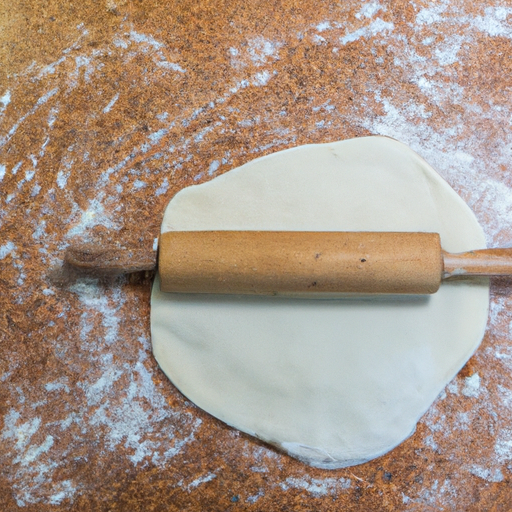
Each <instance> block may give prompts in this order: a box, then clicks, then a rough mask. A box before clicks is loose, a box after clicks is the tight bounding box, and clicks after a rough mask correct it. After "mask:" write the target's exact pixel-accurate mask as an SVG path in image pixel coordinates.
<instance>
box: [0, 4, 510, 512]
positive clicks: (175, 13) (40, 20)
mask: <svg viewBox="0 0 512 512" xmlns="http://www.w3.org/2000/svg"><path fill="white" fill-rule="evenodd" d="M504 5H506V4H504V3H502V2H500V3H498V2H494V1H493V0H491V1H490V2H489V1H487V2H469V1H467V0H454V1H447V0H441V1H436V2H427V1H419V2H406V1H401V0H396V1H388V2H385V1H381V2H378V1H370V2H367V3H363V2H358V1H355V0H351V1H347V2H333V1H318V2H298V1H295V0H286V1H284V2H281V3H279V2H278V3H276V2H274V1H264V0H262V1H258V2H254V3H251V2H234V1H233V2H228V1H222V0H212V1H204V2H193V1H191V0H182V1H169V2H161V1H160V2H158V1H156V0H154V1H153V0H148V1H144V2H142V1H132V0H103V1H101V2H95V1H92V0H84V1H82V2H65V1H63V0H48V1H46V2H36V1H34V0H32V1H28V2H9V3H5V4H4V6H3V7H0V62H1V64H2V65H1V67H0V270H1V273H0V340H1V344H0V350H1V352H2V353H1V356H0V408H1V421H0V467H1V471H0V508H1V509H2V510H5V511H7V512H10V511H14V510H26V511H37V512H41V511H43V510H44V511H46V510H48V511H53V510H55V511H60V510H73V511H74V510H76V511H89V510H98V511H100V510H101V511H103V510H105V511H107V510H108V511H116V510H120V511H121V510H122V511H124V510H129V511H137V510H141V511H142V510H144V511H150V510H166V511H169V510H170V511H174V510H176V511H184V510H190V511H205V510H208V511H227V510H233V511H234V510H255V511H258V510H262V511H263V510H265V511H268V510H276V511H277V510H279V511H281V510H283V511H284V510H290V511H291V510H296V511H306V510H315V511H334V510H346V511H400V510H406V511H430V510H449V511H451V510H453V511H460V510H465V511H480V510H509V505H508V504H509V503H510V502H511V501H512V485H511V478H512V426H511V425H512V371H511V370H512V344H511V339H510V336H511V335H510V326H511V325H512V297H511V293H510V291H509V288H508V287H507V285H506V284H505V283H503V282H494V283H493V286H492V290H491V305H490V315H489V323H488V328H487V332H486V335H485V338H484V340H483V342H482V345H481V347H480V348H479V350H478V351H477V353H476V354H475V356H474V357H473V358H472V359H471V360H470V361H469V363H468V364H467V365H466V367H465V368H464V369H463V370H462V371H461V373H460V374H459V375H458V376H457V377H456V379H454V381H453V382H452V383H450V384H449V385H448V386H447V388H446V390H445V391H444V392H443V393H442V394H441V396H440V397H439V398H438V399H437V401H436V402H435V403H434V404H433V405H432V407H431V408H430V409H429V411H428V412H427V413H426V414H425V415H424V417H423V418H422V419H421V421H420V423H419V424H418V427H417V430H416V432H415V433H414V435H412V436H411V437H410V438H409V439H408V440H406V441H405V442H404V443H402V444H401V445H400V446H398V447H397V448H395V449H394V450H392V451H391V452H390V453H388V454H387V455H385V456H383V457H380V458H378V459H376V460H374V461H372V462H369V463H367V464H363V465H360V466H355V467H351V468H347V469H343V470H336V471H327V470H320V469H312V468H309V467H307V466H305V465H303V464H301V463H299V462H297V461H295V460H293V459H291V458H290V457H288V456H286V455H282V454H279V453H277V452H275V451H274V450H273V449H271V448H269V447H267V446H266V445H264V444H262V443H259V442H257V441H255V440H254V439H252V438H250V437H248V436H246V435H244V434H240V433H238V432H237V431H235V430H233V429H231V428H229V427H227V426H225V425H224V424H222V423H221V422H219V421H217V420H215V419H213V418H212V417H210V416H209V415H208V414H206V413H205V412H203V411H201V410H199V409H198V408H196V407H195V406H194V405H193V404H191V403H190V402H189V401H187V400H186V399H185V398H184V397H183V396H182V395H181V394H180V393H179V392H178V391H177V390H176V389H175V388H174V387H173V385H172V384H171V383H170V382H169V381H168V380H167V379H166V378H165V376H164V375H163V373H162V372H161V371H160V370H159V368H158V366H157V364H156V362H155V361H154V359H153V357H152V354H151V345H150V331H149V294H150V280H149V279H148V278H147V277H146V278H144V277H139V278H138V279H137V280H134V279H126V278H118V279H116V280H113V281H105V280H103V279H92V278H89V279H84V278H80V279H72V280H68V281H66V280H64V279H63V278H62V274H61V272H60V270H59V269H60V267H61V264H62V258H63V254H64V252H65V249H66V247H67V246H68V245H69V244H70V243H71V242H72V241H73V240H77V239H82V240H86V241H87V240H93V241H98V240H102V239H108V240H115V241H116V242H117V243H119V244H120V245H122V246H125V247H127V248H131V247H136V246H142V247H146V248H147V250H148V251H151V250H152V248H153V243H154V239H155V237H157V235H158V232H159V225H160V220H161V216H162V213H163V210H164V208H165V206H166V204H167V203H168V201H169V200H170V199H171V198H172V196H173V195H174V194H175V193H176V192H177V191H179V190H180V189H182V188H183V187H185V186H188V185H191V184H194V183H200V182H204V181H207V180H209V179H211V178H213V177H214V176H218V175H219V174H221V173H223V172H226V171H228V170H229V169H231V168H233V167H236V166H238V165H240V164H242V163H245V162H247V161H249V160H252V159H254V158H256V157H258V156H261V155H264V154H269V153H272V152H275V151H278V150H282V149H285V148H290V147H294V146H297V145H300V144H306V143H320V142H328V141H335V140H341V139H346V138H351V137H358V136H363V135H370V134H381V135H388V136H391V137H394V138H396V139H399V140H401V141H402V142H405V143H407V144H408V145H410V146H411V147H412V148H413V149H414V150H416V151H417V152H418V153H419V154H420V155H422V156H423V157H424V158H425V159H426V160H427V161H428V162H429V163H430V164H431V165H433V166H434V167H435V168H436V169H437V170H438V171H439V172H440V174H441V175H442V176H443V177H444V178H445V179H446V180H447V181H448V182H449V183H450V185H451V186H452V187H453V188H454V189H455V190H456V191H457V192H458V193H459V194H460V195H461V197H462V198H463V199H464V200H465V201H466V202H467V203H468V204H469V206H470V207H471V208H472V209H473V211H474V212H475V214H476V215H477V217H478V219H479V222H480V223H481V225H482V227H483V229H484V231H485V233H486V236H487V240H488V244H489V246H499V245H501V246H506V245H510V242H511V239H512V229H511V226H512V191H511V188H510V187H511V186H512V174H511V173H510V165H511V164H510V161H511V152H512V135H511V130H510V125H511V122H512V96H511V94H510V91H511V88H512V72H511V71H512V57H511V56H512V6H511V7H505V6H504Z"/></svg>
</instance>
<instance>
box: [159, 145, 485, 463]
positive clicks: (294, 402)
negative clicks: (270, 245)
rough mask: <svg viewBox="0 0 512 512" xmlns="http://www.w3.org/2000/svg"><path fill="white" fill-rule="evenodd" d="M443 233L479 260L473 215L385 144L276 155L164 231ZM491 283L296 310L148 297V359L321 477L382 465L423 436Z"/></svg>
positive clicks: (182, 211)
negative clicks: (424, 422) (425, 417)
mask: <svg viewBox="0 0 512 512" xmlns="http://www.w3.org/2000/svg"><path fill="white" fill-rule="evenodd" d="M201 229H203V230H208V229H260V230H311V231H322V230H323V231H328V230H332V231H334V230H338V231H343V230H346V231H429V232H439V233H440V235H441V241H442V245H443V248H444V249H445V250H448V251H450V252H462V251H466V250H470V249H478V248H482V247H484V246H485V240H484V236H483V233H482V231H481V229H480V227H479V226H478V223H477V222H476V220H475V218H474V216H473V214H472V213H471V211H470V210H469V208H468V207H467V206H466V205H465V204H464V203H463V201H462V200H461V199H460V198H459V197H458V196H457V195H456V194H455V193H454V192H453V191H452V190H451V189H450V187H449V186H448V185H447V184H446V183H445V182H444V181H443V180H442V179H441V178H440V177H439V176H438V175H437V174H436V173H435V172H434V171H433V170H432V168H431V167H430V166H429V165H428V164H426V163H425V162H424V161H423V160H422V159H421V158H420V157H419V156H418V155H416V154H415V153H414V152H413V151H411V150H410V149H408V148H407V147H406V146H405V145H403V144H400V143H398V142H396V141H393V140H391V139H387V138H380V137H368V138H363V139H357V140H350V141H344V142H340V143H333V144H324V145H311V146H306V147H300V148H295V149H291V150H288V151H285V152H281V153H277V154H274V155H270V156H267V157H264V158H261V159H258V160H256V161H253V162H250V163H249V164H246V165H244V166H243V167H242V168H239V169H237V170H234V171H232V172H230V173H228V174H225V175H223V176H221V177H218V178H216V179H215V180H213V181H212V182H209V183H207V184H204V185H200V186H197V187H192V188H187V189H185V190H183V191H181V192H180V193H179V194H177V195H176V197H175V198H174V199H173V200H172V201H171V203H170V204H169V206H168V208H167V210H166V213H165V216H164V221H163V225H162V231H163V232H165V231H169V230H201ZM488 292H489V288H488V284H487V283H486V282H480V283H479V284H477V283H475V282H472V283H468V282H466V283H463V282H458V283H449V284H448V283H443V284H442V286H441V289H440V290H439V292H438V293H436V294H435V295H433V296H429V297H408V298H407V297H405V298H404V297H402V298H396V299H379V300H369V299H365V300H362V299H343V300H329V301H324V300H317V301H311V300H300V299H282V298H274V299H269V298H256V297H239V296H227V297H221V296H197V295H178V294H162V293H160V292H159V290H158V281H157V282H156V284H155V286H154V288H153V295H152V320H151V323H152V337H153V349H154V354H155V356H156V358H157V360H158V362H159V364H160V366H161V367H162V369H163V370H164V371H165V372H166V374H167V375H168V376H169V377H170V378H171V380H172V381H173V383H174V384H176V386H177V387H178V388H179V389H180V390H181V391H182V392H183V393H184V394H185V395H186V396H187V397H188V398H190V399H191V400H192V401H194V402H195V403H196V404H197V405H199V406H200V407H202V408H204V409H205V410H207V411H208V412H210V413H211V414H213V415H214V416H216V417H218V418H219V419H221V420H223V421H225V422H226V423H228V424H230V425H232V426H235V427H236V428H238V429H240V430H243V431H245V432H248V433H250V434H253V435H256V436H257V437H260V438H261V439H264V440H265V441H267V442H270V443H273V444H276V445H278V446H280V447H281V448H283V449H284V450H285V451H287V452H288V453H290V454H291V455H293V456H295V457H298V458H300V459H301V460H304V461H306V462H308V463H310V464H312V465H314V466H318V467H325V468H336V467H344V466H347V465H352V464H357V463H360V462H364V461H366V460H369V459H372V458H374V457H377V456H379V455H381V454H383V453H385V452H387V451H388V450H390V449H391V448H393V447H394V446H396V445H397V444H398V443H400V442H401V441H403V440H404V439H405V438H406V437H408V436H409V435H410V433H411V432H412V431H413V430H414V427H415V424H416V422H417V421H418V419H419V418H420V416H421V415H422V414H423V413H424V412H425V411H426V410H427V408H428V407H429V406H430V404H431V403H432V402H433V400H434V399H435V398H436V396H437V395H438V394H439V393H440V392H441V391H442V389H443V387H444V386H445V385H446V384H447V383H448V382H449V381H450V380H451V379H452V378H453V376H454V375H455V374H456V373H457V371H458V370H459V369H460V368H461V367H462V366H463V364H464V363H465V362H466V361H467V359H468V358H469V357H470V356H471V354H472V353H473V351H474V350H475V349H476V347H477V346H478V344H479V342H480V340H481V338H482V336H483V332H484V328H485V324H486V320H487V305H488Z"/></svg>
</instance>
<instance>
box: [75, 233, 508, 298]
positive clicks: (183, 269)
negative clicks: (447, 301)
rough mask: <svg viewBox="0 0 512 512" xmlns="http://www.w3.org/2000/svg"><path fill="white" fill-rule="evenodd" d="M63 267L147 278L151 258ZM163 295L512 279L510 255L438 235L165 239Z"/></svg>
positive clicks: (88, 260) (105, 258) (81, 259)
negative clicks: (456, 245)
mask: <svg viewBox="0 0 512 512" xmlns="http://www.w3.org/2000/svg"><path fill="white" fill-rule="evenodd" d="M65 261H66V262H67V263H68V264H70V265H72V266H74V267H79V268H82V269H95V270H97V271H105V272H109V273H114V274H115V273H125V272H135V271H141V270H153V269H154V268H155V266H156V261H155V259H154V258H150V257H148V256H146V257H144V256H141V255H140V254H139V255H138V256H137V255H136V254H135V255H134V254H131V255H129V256H128V257H126V255H123V254H120V253H119V251H117V253H116V251H115V250H109V249H104V248H97V247H91V246H76V247H71V248H70V249H69V250H68V251H67V253H66V257H65ZM158 270H159V273H160V279H161V290H162V291H164V292H173V293H222V294H259V295H276V294H284V295H286V294H303V293H307V292H312V296H314V295H315V294H329V293H361V294H373V293H375V294H431V293H435V292H436V291H437V290H438V289H439V286H440V283H441V281H442V280H443V279H448V278H452V277H469V276H503V275H511V274H512V248H511V249H484V250H476V251H470V252H465V253H460V254H452V253H448V252H445V251H443V250H442V249H441V242H440V238H439V235H438V234H437V233H411V232H399V233H394V232H331V231H322V232H306V231H171V232H167V233H163V234H162V235H161V236H160V239H159V253H158Z"/></svg>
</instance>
